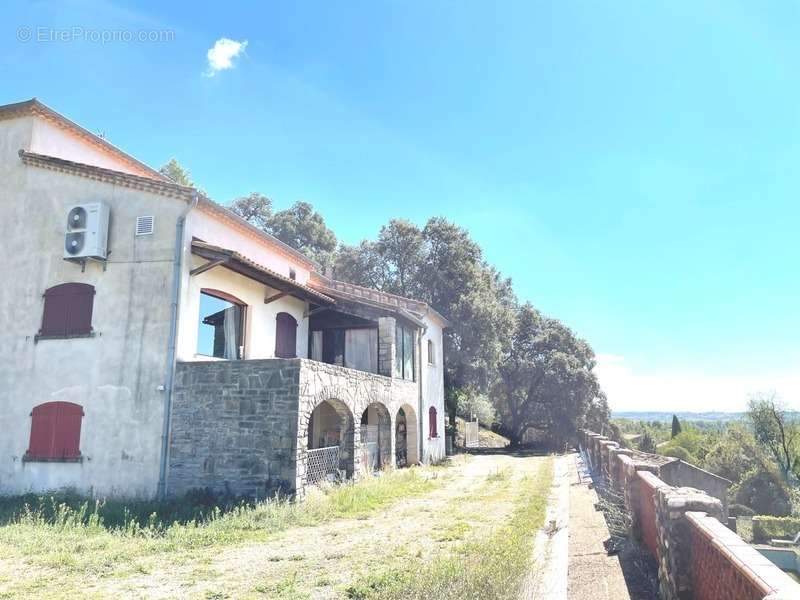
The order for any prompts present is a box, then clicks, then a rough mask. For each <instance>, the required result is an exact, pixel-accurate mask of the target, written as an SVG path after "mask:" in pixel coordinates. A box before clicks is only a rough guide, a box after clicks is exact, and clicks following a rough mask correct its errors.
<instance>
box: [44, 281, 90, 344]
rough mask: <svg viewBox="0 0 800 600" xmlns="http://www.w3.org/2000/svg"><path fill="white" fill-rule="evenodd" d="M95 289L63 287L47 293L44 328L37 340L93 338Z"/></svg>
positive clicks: (77, 284) (75, 285)
mask: <svg viewBox="0 0 800 600" xmlns="http://www.w3.org/2000/svg"><path fill="white" fill-rule="evenodd" d="M93 307H94V286H91V285H89V284H86V283H62V284H60V285H55V286H53V287H51V288H48V289H47V290H45V292H44V312H43V313H42V328H41V329H40V330H39V333H38V335H37V336H36V339H37V340H38V339H42V338H45V339H46V338H68V337H83V336H89V335H91V334H92V309H93Z"/></svg>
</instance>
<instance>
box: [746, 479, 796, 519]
mask: <svg viewBox="0 0 800 600" xmlns="http://www.w3.org/2000/svg"><path fill="white" fill-rule="evenodd" d="M734 497H735V499H736V503H737V504H744V505H745V506H749V507H750V508H751V509H753V510H754V511H755V512H756V514H759V515H773V516H776V517H785V516H786V515H788V514H789V513H790V512H791V509H792V505H791V502H790V493H789V488H788V486H787V485H786V483H785V482H784V481H783V479H782V478H781V476H780V475H779V474H778V473H777V472H776V471H775V470H774V469H753V470H752V471H748V472H747V473H746V474H745V476H744V477H743V478H742V481H741V483H740V484H739V485H737V486H736V488H735V494H734Z"/></svg>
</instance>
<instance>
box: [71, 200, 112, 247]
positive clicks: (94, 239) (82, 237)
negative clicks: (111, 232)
mask: <svg viewBox="0 0 800 600" xmlns="http://www.w3.org/2000/svg"><path fill="white" fill-rule="evenodd" d="M109 213H110V211H109V208H108V205H107V204H105V203H103V202H92V203H91V204H79V205H77V206H73V207H72V208H70V209H69V213H68V214H67V233H66V236H65V237H64V258H65V259H87V258H94V259H99V260H105V259H106V257H107V256H108V217H109Z"/></svg>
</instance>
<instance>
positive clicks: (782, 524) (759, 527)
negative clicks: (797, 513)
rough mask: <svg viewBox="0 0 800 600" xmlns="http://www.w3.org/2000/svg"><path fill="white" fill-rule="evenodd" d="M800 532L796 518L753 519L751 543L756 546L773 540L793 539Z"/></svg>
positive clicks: (760, 517)
mask: <svg viewBox="0 0 800 600" xmlns="http://www.w3.org/2000/svg"><path fill="white" fill-rule="evenodd" d="M798 532H800V519H798V518H796V517H766V516H758V517H753V541H754V542H755V543H757V544H760V543H766V542H769V541H770V540H774V539H794V537H795V536H796V535H797V533H798Z"/></svg>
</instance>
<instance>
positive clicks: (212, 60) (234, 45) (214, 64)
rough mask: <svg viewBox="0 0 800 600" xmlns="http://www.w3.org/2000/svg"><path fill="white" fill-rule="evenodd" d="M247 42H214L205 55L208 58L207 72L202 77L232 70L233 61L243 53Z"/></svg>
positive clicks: (229, 40)
mask: <svg viewBox="0 0 800 600" xmlns="http://www.w3.org/2000/svg"><path fill="white" fill-rule="evenodd" d="M245 48H247V40H244V41H242V42H237V41H236V40H231V39H228V38H219V39H218V40H217V41H216V42H214V47H213V48H211V49H209V51H208V52H207V53H206V56H207V57H208V70H206V71H205V72H204V73H203V75H204V76H206V77H213V76H214V75H216V74H217V73H219V72H220V71H225V70H227V69H232V68H233V59H235V58H236V57H237V56H239V55H240V54H243V53H244V50H245Z"/></svg>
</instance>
